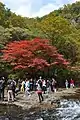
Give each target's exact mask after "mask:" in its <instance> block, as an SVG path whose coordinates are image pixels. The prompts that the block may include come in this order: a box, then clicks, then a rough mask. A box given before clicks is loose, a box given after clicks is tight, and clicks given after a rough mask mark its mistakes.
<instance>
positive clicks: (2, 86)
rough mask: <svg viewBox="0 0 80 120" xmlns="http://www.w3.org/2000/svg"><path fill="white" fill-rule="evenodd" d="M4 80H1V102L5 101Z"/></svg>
mask: <svg viewBox="0 0 80 120" xmlns="http://www.w3.org/2000/svg"><path fill="white" fill-rule="evenodd" d="M4 87H5V86H4V79H3V78H2V79H0V100H4Z"/></svg>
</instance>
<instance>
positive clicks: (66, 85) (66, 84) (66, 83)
mask: <svg viewBox="0 0 80 120" xmlns="http://www.w3.org/2000/svg"><path fill="white" fill-rule="evenodd" d="M68 85H69V83H68V80H66V81H65V87H66V89H68Z"/></svg>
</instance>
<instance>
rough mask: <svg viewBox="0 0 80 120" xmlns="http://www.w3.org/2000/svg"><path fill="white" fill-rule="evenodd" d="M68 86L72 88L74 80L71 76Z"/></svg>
mask: <svg viewBox="0 0 80 120" xmlns="http://www.w3.org/2000/svg"><path fill="white" fill-rule="evenodd" d="M70 88H74V80H73V79H72V78H71V80H70Z"/></svg>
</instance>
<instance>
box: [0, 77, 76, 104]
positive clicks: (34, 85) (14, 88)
mask: <svg viewBox="0 0 80 120" xmlns="http://www.w3.org/2000/svg"><path fill="white" fill-rule="evenodd" d="M56 86H57V82H56V80H55V79H54V78H52V79H51V80H49V79H42V77H41V76H40V77H39V79H37V80H33V79H32V78H31V79H27V78H26V79H25V80H23V81H21V80H18V82H16V81H15V80H11V79H9V80H8V81H7V85H6V87H5V78H4V77H2V78H1V79H0V100H4V90H5V88H6V91H7V97H8V102H10V101H14V100H15V95H17V94H18V92H22V93H24V95H25V96H26V97H27V96H31V91H36V93H37V94H38V99H39V102H40V103H41V102H42V101H43V100H44V98H43V94H46V93H47V94H49V93H50V91H52V92H56V88H57V87H56ZM65 87H66V89H68V88H69V82H68V80H66V81H65ZM70 87H74V80H72V79H71V80H70Z"/></svg>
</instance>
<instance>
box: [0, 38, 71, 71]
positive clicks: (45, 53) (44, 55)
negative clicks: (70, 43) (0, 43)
mask: <svg viewBox="0 0 80 120" xmlns="http://www.w3.org/2000/svg"><path fill="white" fill-rule="evenodd" d="M2 52H3V60H5V61H7V62H9V63H10V64H11V65H12V66H13V68H14V69H26V70H30V69H33V70H35V71H37V70H44V69H46V68H48V67H53V66H55V65H58V66H67V65H68V64H69V63H68V62H67V61H66V60H65V59H64V58H63V55H61V54H59V53H58V52H57V49H56V47H54V46H51V45H50V44H49V42H48V40H44V39H39V38H36V39H34V40H31V41H28V40H22V41H15V42H11V43H9V44H7V45H6V47H5V49H4V50H3V51H2Z"/></svg>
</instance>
